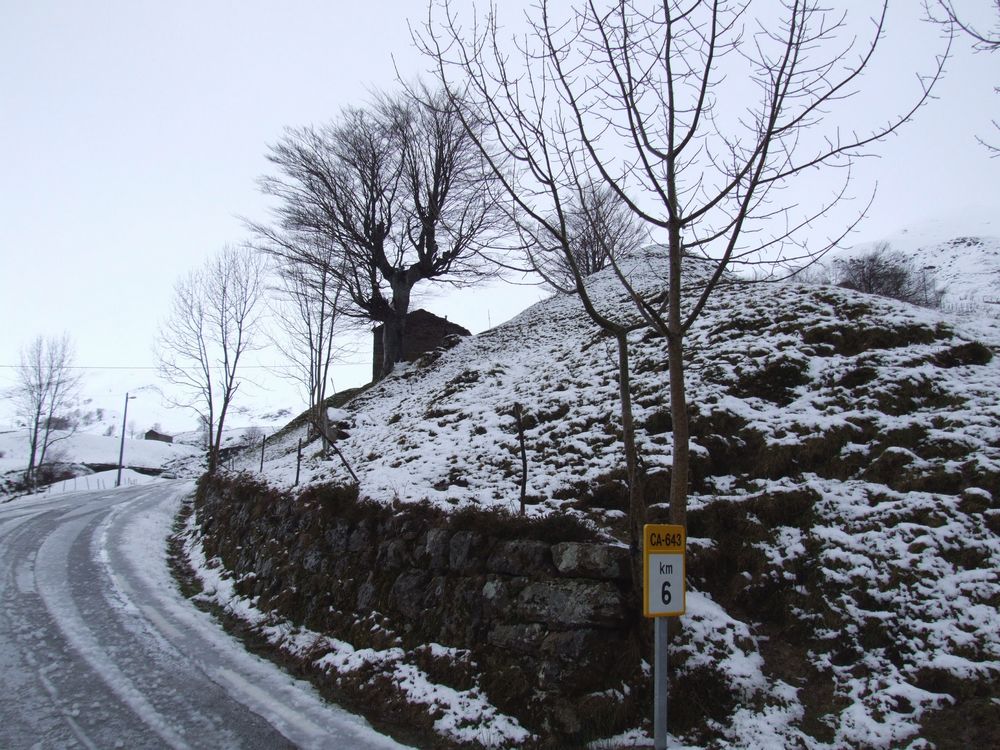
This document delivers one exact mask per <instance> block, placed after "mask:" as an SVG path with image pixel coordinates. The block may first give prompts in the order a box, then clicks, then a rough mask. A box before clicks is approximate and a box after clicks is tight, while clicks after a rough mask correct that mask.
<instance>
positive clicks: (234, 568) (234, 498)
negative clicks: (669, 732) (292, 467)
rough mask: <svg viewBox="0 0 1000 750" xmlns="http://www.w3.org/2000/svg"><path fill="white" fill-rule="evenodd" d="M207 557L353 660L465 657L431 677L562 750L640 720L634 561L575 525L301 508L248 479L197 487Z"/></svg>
mask: <svg viewBox="0 0 1000 750" xmlns="http://www.w3.org/2000/svg"><path fill="white" fill-rule="evenodd" d="M196 512H197V517H198V521H199V523H200V525H201V527H202V529H203V531H204V534H205V539H204V543H205V548H206V553H207V554H208V555H209V556H210V557H211V556H218V557H220V558H221V559H222V561H223V563H224V564H225V566H226V567H227V568H228V569H229V570H230V571H231V572H232V573H233V575H234V578H235V579H236V580H237V581H239V583H238V585H237V588H238V590H239V591H240V593H241V594H244V595H246V596H253V597H259V600H258V606H259V607H260V608H261V609H265V610H277V611H278V612H280V613H281V614H282V615H284V616H285V617H288V618H289V619H291V620H293V621H295V622H296V623H297V624H302V625H305V626H307V627H309V628H311V629H313V630H316V631H319V632H323V633H326V634H329V635H332V636H334V637H336V638H340V639H343V640H345V641H348V642H349V643H351V644H352V645H354V646H355V647H356V648H369V647H370V648H375V649H381V648H388V647H390V646H393V645H402V647H403V648H406V649H419V648H420V647H421V646H423V645H424V644H428V643H436V644H440V645H442V646H446V647H452V648H456V649H462V650H466V651H467V652H468V654H469V657H470V658H469V659H468V660H466V662H465V663H464V664H454V665H450V666H449V665H443V666H442V665H437V668H436V669H435V678H436V679H439V680H442V681H444V682H446V683H447V682H448V681H449V680H450V681H452V682H453V683H455V684H454V686H455V687H456V688H464V687H468V681H469V679H470V670H471V672H472V673H474V679H475V681H476V682H478V685H479V686H480V687H481V688H482V690H483V691H484V692H485V693H486V694H487V696H488V697H489V699H490V700H491V702H492V703H493V704H494V705H496V706H497V707H498V708H499V709H500V710H501V711H504V712H505V713H508V714H510V715H512V716H514V717H516V718H517V719H518V720H519V721H520V722H521V723H522V725H523V726H525V727H526V728H528V729H530V730H531V731H533V732H536V733H538V734H539V735H541V736H543V737H545V738H547V741H548V742H550V743H552V744H554V745H555V746H560V745H561V744H562V743H565V742H568V741H570V740H572V741H578V740H580V739H582V738H583V737H585V736H590V735H599V736H600V735H603V736H608V735H610V734H613V733H614V732H615V731H617V730H618V729H619V728H622V727H626V726H629V725H630V721H633V722H634V718H635V711H636V705H635V704H636V696H634V695H632V691H630V690H629V688H628V685H630V684H631V685H634V684H636V683H637V682H641V679H639V676H638V675H637V674H636V673H637V671H638V669H639V665H640V662H641V660H640V658H639V646H638V644H637V642H636V638H635V632H634V631H635V628H634V626H635V622H634V620H633V618H634V614H630V613H634V611H635V609H634V608H630V607H629V606H628V603H627V597H628V595H629V593H628V592H629V590H630V583H629V579H630V573H629V555H628V550H627V549H625V548H623V547H619V546H614V545H611V544H607V543H603V542H599V541H596V540H595V538H594V534H593V533H592V532H589V531H588V530H587V529H585V528H584V527H581V526H579V525H578V524H574V523H570V522H569V521H567V520H565V519H562V520H553V519H549V520H548V521H547V522H543V523H540V524H530V523H527V522H525V521H524V520H523V519H518V518H516V517H510V516H506V515H504V514H495V513H478V514H476V513H469V512H462V513H459V514H453V515H448V514H445V513H443V512H441V511H439V510H436V509H434V508H430V507H426V506H412V505H411V506H400V507H398V508H395V509H392V508H387V507H385V506H380V505H374V504H366V503H363V502H361V503H359V502H358V501H357V500H356V499H355V498H353V497H350V495H349V493H346V492H345V491H343V490H341V489H334V488H325V489H323V488H320V489H315V490H312V491H310V492H309V493H307V494H306V495H303V496H302V497H300V498H298V499H292V498H289V497H284V496H281V495H279V494H277V493H275V492H274V491H271V490H268V489H267V488H265V487H262V486H260V485H255V484H253V483H251V482H247V481H245V480H241V481H232V480H229V481H226V480H214V481H213V482H211V483H203V485H202V487H201V490H200V492H199V498H198V502H197V504H196Z"/></svg>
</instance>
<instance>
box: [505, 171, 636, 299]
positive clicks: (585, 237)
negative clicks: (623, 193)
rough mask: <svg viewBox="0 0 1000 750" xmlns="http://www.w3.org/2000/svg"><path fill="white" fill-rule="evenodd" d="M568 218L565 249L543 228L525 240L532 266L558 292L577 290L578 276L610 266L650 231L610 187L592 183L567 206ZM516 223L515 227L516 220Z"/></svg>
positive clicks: (554, 218)
mask: <svg viewBox="0 0 1000 750" xmlns="http://www.w3.org/2000/svg"><path fill="white" fill-rule="evenodd" d="M552 218H553V222H552V223H553V225H556V224H558V218H556V217H552ZM565 222H566V227H565V234H566V248H567V252H563V248H562V245H561V243H559V242H556V243H553V242H552V238H551V236H547V235H548V233H547V232H544V231H542V232H532V233H531V236H530V237H529V238H527V239H528V241H527V242H525V243H523V247H524V248H525V250H526V252H527V256H528V260H529V265H530V267H531V268H532V270H534V271H535V272H537V273H538V274H539V275H540V276H541V277H542V278H543V279H545V282H546V283H547V284H548V286H550V287H552V288H553V289H556V290H559V291H569V292H575V291H576V288H577V274H579V275H580V276H582V277H584V278H586V277H587V276H590V275H591V274H594V273H597V272H598V271H601V270H603V269H604V268H607V267H608V266H610V265H611V263H612V261H614V260H616V259H617V258H618V256H619V255H620V254H621V253H623V252H627V251H629V250H633V249H635V248H637V247H640V246H641V245H642V244H643V242H644V240H645V238H646V236H647V234H648V232H647V230H646V227H645V225H644V224H643V223H642V222H641V221H639V219H638V218H637V217H636V216H635V214H633V213H632V212H631V211H630V210H629V208H628V206H626V205H625V203H624V202H623V201H622V200H621V199H620V198H619V197H618V196H617V195H616V194H615V193H614V191H613V190H611V189H610V188H608V187H607V186H606V185H588V186H586V187H585V188H584V189H583V190H581V191H580V194H579V195H578V196H576V199H575V200H573V201H571V202H570V203H569V205H568V206H567V207H566V214H565ZM513 223H514V225H515V226H516V225H517V221H514V222H513ZM522 239H524V237H523V236H522ZM570 256H572V259H573V263H570V260H569V258H570Z"/></svg>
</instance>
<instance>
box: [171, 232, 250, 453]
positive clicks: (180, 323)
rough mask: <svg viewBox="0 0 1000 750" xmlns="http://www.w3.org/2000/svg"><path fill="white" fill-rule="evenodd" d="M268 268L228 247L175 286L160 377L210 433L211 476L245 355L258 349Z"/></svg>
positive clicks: (247, 253) (246, 253) (244, 252)
mask: <svg viewBox="0 0 1000 750" xmlns="http://www.w3.org/2000/svg"><path fill="white" fill-rule="evenodd" d="M263 274H264V263H263V260H262V258H261V256H259V255H258V254H257V253H254V252H252V251H250V250H249V249H248V248H237V247H228V246H227V247H226V248H224V249H223V250H222V251H221V252H219V253H218V254H217V255H216V256H214V257H213V258H211V259H210V260H209V261H208V262H207V263H206V264H205V265H204V267H202V268H201V269H198V270H196V271H192V272H191V273H189V274H188V275H187V276H186V277H184V278H183V279H181V280H180V281H178V282H177V284H176V285H175V286H174V298H173V303H172V307H171V311H170V315H169V317H168V318H167V320H166V322H165V323H164V324H163V325H162V327H161V329H160V335H159V339H158V346H157V354H158V356H159V360H160V373H161V375H162V376H163V377H164V379H165V380H167V381H168V382H170V383H173V384H174V385H176V386H179V387H180V389H181V390H182V391H183V392H185V393H186V395H187V397H188V398H187V399H186V400H181V401H177V402H176V403H177V404H178V405H180V406H185V407H187V408H190V409H193V410H194V411H195V412H196V413H197V414H198V418H199V424H201V425H203V428H204V430H205V442H206V449H207V451H208V471H209V473H214V472H215V470H216V468H217V467H218V463H219V447H220V445H221V443H222V431H223V427H224V425H225V421H226V415H227V413H228V411H229V407H230V405H231V404H232V401H233V398H234V397H235V395H236V392H237V390H238V389H239V387H240V385H241V383H242V379H241V376H240V370H239V367H240V365H241V364H242V361H243V357H244V355H245V354H246V353H247V352H248V351H251V350H252V349H254V348H256V334H257V322H258V318H259V315H260V311H261V305H262V296H263Z"/></svg>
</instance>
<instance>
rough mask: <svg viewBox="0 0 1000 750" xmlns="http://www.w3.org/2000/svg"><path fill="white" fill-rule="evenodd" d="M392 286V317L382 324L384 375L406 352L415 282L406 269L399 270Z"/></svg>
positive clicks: (391, 282) (390, 282)
mask: <svg viewBox="0 0 1000 750" xmlns="http://www.w3.org/2000/svg"><path fill="white" fill-rule="evenodd" d="M389 284H390V286H391V287H392V312H393V315H392V317H391V318H390V319H389V320H387V321H385V322H384V323H383V324H382V377H385V376H386V375H388V374H389V373H390V372H392V370H393V367H395V365H396V363H397V362H402V361H403V357H404V354H405V344H404V341H405V339H406V314H407V313H408V312H409V310H410V290H411V289H412V288H413V284H412V283H411V281H410V279H409V278H408V274H407V273H406V272H405V271H397V272H396V274H395V275H394V276H393V277H392V278H391V279H390V280H389Z"/></svg>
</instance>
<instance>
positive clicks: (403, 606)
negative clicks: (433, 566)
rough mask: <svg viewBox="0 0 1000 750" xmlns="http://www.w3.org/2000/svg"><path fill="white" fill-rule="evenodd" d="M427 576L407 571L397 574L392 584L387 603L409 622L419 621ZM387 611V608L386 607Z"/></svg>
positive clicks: (411, 570) (410, 570)
mask: <svg viewBox="0 0 1000 750" xmlns="http://www.w3.org/2000/svg"><path fill="white" fill-rule="evenodd" d="M427 579H428V575H427V573H426V572H424V571H422V570H414V569H412V568H411V569H409V570H405V571H403V572H402V573H400V574H399V576H398V577H397V578H396V580H395V581H394V582H393V584H392V588H391V589H390V593H389V596H390V597H391V599H390V601H389V602H388V603H387V604H389V605H390V606H391V608H392V609H395V610H396V611H397V612H399V613H400V614H402V615H403V616H404V617H406V618H408V619H410V620H416V621H419V618H420V616H421V614H422V613H423V611H424V586H425V585H426V584H427ZM387 609H388V607H387Z"/></svg>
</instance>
